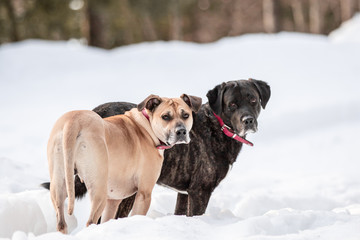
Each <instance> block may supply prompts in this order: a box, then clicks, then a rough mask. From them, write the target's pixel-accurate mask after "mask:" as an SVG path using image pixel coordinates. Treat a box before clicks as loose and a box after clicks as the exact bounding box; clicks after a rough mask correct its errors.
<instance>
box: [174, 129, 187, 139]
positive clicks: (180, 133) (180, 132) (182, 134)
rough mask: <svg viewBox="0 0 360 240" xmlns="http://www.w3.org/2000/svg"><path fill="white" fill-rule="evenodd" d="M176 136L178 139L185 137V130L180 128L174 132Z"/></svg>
mask: <svg viewBox="0 0 360 240" xmlns="http://www.w3.org/2000/svg"><path fill="white" fill-rule="evenodd" d="M176 135H177V136H178V137H181V136H185V135H186V129H185V128H180V129H178V130H177V131H176Z"/></svg>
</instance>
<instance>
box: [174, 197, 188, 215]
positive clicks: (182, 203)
mask: <svg viewBox="0 0 360 240" xmlns="http://www.w3.org/2000/svg"><path fill="white" fill-rule="evenodd" d="M188 198H189V196H188V195H187V194H182V193H178V195H177V199H176V207H175V215H186V213H187V209H188Z"/></svg>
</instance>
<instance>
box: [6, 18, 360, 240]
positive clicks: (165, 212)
mask: <svg viewBox="0 0 360 240" xmlns="http://www.w3.org/2000/svg"><path fill="white" fill-rule="evenodd" d="M359 32H360V15H358V16H357V17H355V18H354V19H352V20H350V21H349V22H347V23H346V24H344V25H343V26H342V27H341V28H340V29H338V30H336V31H334V32H333V33H332V34H331V35H330V37H325V36H316V35H309V34H298V33H279V34H274V35H265V34H251V35H245V36H241V37H233V38H226V39H223V40H220V41H218V42H216V43H211V44H194V43H184V42H154V43H141V44H136V45H131V46H127V47H121V48H117V49H114V50H111V51H107V50H102V49H95V48H89V47H84V46H80V45H78V44H77V43H76V42H73V41H70V42H50V41H37V40H36V41H35V40H30V41H24V42H20V43H15V44H6V45H2V46H0V109H1V115H0V238H5V239H9V238H10V239H13V240H25V239H36V240H40V239H74V240H75V239H77V240H79V239H207V240H208V239H219V238H222V239H287V240H292V239H324V240H331V239H337V240H355V239H360V177H359V171H360V170H359V169H360V157H359V146H360V140H359V134H360V79H359V78H360V61H359V56H360V39H359V37H358V36H359V35H358V34H359ZM249 77H252V78H256V79H261V80H264V81H267V82H268V83H269V84H270V85H271V88H272V97H271V99H270V101H269V104H268V106H267V108H266V110H264V111H263V112H262V113H261V115H260V119H259V131H258V133H256V134H253V135H250V136H248V138H249V140H251V141H252V142H254V144H255V146H254V147H253V148H251V147H248V146H244V148H243V150H242V152H241V153H240V155H239V157H238V159H237V162H236V163H235V164H234V166H233V169H232V171H231V172H230V173H229V174H228V176H227V177H226V178H225V180H224V181H223V182H222V183H221V184H220V186H219V187H218V188H217V189H216V190H215V192H214V193H213V195H212V198H211V200H210V203H209V207H208V209H207V212H206V214H205V215H203V216H199V217H192V218H188V217H184V216H174V215H173V211H174V207H175V200H176V193H175V192H173V191H171V190H168V189H165V188H163V187H159V186H156V188H155V190H154V193H153V200H152V204H151V208H150V211H149V213H148V216H146V217H144V216H136V217H130V218H126V219H119V220H112V221H110V222H108V223H105V224H102V225H97V226H95V225H93V226H90V227H88V228H86V227H85V222H86V220H87V218H88V215H89V199H87V198H85V199H84V200H81V201H77V202H76V204H75V214H74V216H71V217H68V218H67V222H68V225H69V226H70V230H71V231H72V232H71V234H70V235H62V234H60V233H57V232H55V213H54V210H53V207H52V205H51V202H50V197H49V193H48V191H46V190H43V189H41V188H40V187H39V184H40V183H42V182H45V181H48V179H49V176H48V169H47V160H46V150H45V149H46V142H47V138H48V135H49V133H50V130H51V127H52V126H53V124H54V122H55V121H56V119H57V118H58V117H59V116H60V115H61V114H63V113H64V112H66V111H70V110H74V109H92V108H94V107H95V106H97V105H99V104H102V103H105V102H110V101H130V102H135V103H139V102H140V101H142V100H143V99H144V98H145V97H146V96H148V95H149V94H150V93H154V94H158V95H161V96H169V97H174V96H180V95H181V94H182V93H188V94H192V95H198V96H201V97H203V98H204V102H206V97H205V95H206V93H207V91H208V90H209V89H212V88H213V87H214V86H215V85H217V84H219V83H221V82H223V81H228V80H234V79H246V78H249Z"/></svg>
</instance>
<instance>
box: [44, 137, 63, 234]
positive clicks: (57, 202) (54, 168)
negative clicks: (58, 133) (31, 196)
mask: <svg viewBox="0 0 360 240" xmlns="http://www.w3.org/2000/svg"><path fill="white" fill-rule="evenodd" d="M60 142H61V139H55V140H54V141H53V142H51V143H49V145H48V161H49V171H50V182H51V185H50V196H51V201H52V203H53V205H54V208H55V211H56V220H57V226H56V229H57V230H58V231H59V232H62V233H64V234H66V233H67V225H66V222H65V218H64V202H65V199H66V196H67V193H66V184H65V173H64V156H63V152H62V145H61V143H60Z"/></svg>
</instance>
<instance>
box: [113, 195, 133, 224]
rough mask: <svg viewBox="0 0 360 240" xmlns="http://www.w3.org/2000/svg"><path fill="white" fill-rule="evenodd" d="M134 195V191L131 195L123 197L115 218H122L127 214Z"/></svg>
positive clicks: (131, 205)
mask: <svg viewBox="0 0 360 240" xmlns="http://www.w3.org/2000/svg"><path fill="white" fill-rule="evenodd" d="M135 196H136V193H135V194H134V195H132V196H131V197H128V198H125V199H123V200H122V201H121V203H120V205H119V208H118V211H117V213H116V216H115V218H124V217H127V216H129V213H130V211H131V209H132V208H133V206H134V202H135Z"/></svg>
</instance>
